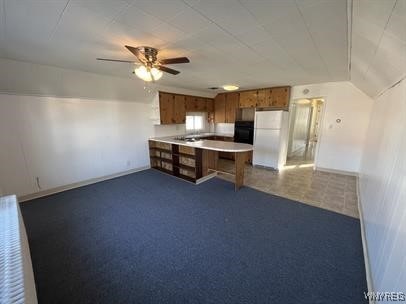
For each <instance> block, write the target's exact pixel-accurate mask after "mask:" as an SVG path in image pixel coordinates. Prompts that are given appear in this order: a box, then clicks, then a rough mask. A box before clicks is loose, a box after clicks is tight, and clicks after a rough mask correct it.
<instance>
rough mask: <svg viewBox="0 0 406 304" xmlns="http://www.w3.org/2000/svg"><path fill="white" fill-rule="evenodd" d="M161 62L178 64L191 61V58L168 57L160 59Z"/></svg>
mask: <svg viewBox="0 0 406 304" xmlns="http://www.w3.org/2000/svg"><path fill="white" fill-rule="evenodd" d="M159 62H160V63H161V64H178V63H189V62H190V60H189V59H188V58H187V57H177V58H167V59H159Z"/></svg>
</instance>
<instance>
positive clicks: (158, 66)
mask: <svg viewBox="0 0 406 304" xmlns="http://www.w3.org/2000/svg"><path fill="white" fill-rule="evenodd" d="M156 68H157V69H158V70H161V71H162V72H166V73H169V74H172V75H178V74H179V73H180V72H179V71H176V70H173V69H170V68H167V67H165V66H163V65H157V66H156Z"/></svg>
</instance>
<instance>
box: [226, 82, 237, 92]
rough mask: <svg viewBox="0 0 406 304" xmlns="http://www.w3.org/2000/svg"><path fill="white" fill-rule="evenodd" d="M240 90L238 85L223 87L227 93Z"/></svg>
mask: <svg viewBox="0 0 406 304" xmlns="http://www.w3.org/2000/svg"><path fill="white" fill-rule="evenodd" d="M239 88H240V87H239V86H236V85H233V84H225V85H223V89H224V90H226V91H235V90H238V89H239Z"/></svg>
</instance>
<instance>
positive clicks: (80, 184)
mask: <svg viewBox="0 0 406 304" xmlns="http://www.w3.org/2000/svg"><path fill="white" fill-rule="evenodd" d="M149 168H151V166H144V167H139V168H135V169H131V170H128V171H124V172H119V173H115V174H110V175H105V176H102V177H96V178H92V179H88V180H85V181H81V182H78V183H73V184H69V185H65V186H61V187H57V188H53V189H48V190H44V191H40V192H36V193H32V194H27V195H22V196H20V197H19V198H18V201H19V202H20V203H21V202H25V201H29V200H32V199H36V198H40V197H44V196H48V195H51V194H56V193H60V192H63V191H66V190H71V189H75V188H80V187H83V186H87V185H91V184H96V183H98V182H102V181H105V180H109V179H114V178H117V177H120V176H124V175H129V174H132V173H135V172H139V171H143V170H147V169H149Z"/></svg>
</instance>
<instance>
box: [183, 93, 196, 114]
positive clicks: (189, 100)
mask: <svg viewBox="0 0 406 304" xmlns="http://www.w3.org/2000/svg"><path fill="white" fill-rule="evenodd" d="M185 108H186V112H193V111H194V110H195V98H194V96H189V95H186V96H185Z"/></svg>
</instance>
